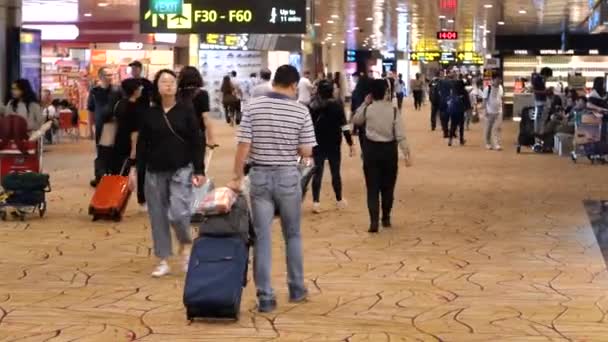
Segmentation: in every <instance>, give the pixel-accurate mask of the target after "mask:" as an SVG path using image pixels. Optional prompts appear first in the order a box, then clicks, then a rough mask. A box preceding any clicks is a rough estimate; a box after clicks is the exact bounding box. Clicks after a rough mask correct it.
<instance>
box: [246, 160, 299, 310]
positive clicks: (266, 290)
mask: <svg viewBox="0 0 608 342" xmlns="http://www.w3.org/2000/svg"><path fill="white" fill-rule="evenodd" d="M300 177H301V176H300V172H299V171H298V169H297V167H295V166H293V167H256V166H254V167H253V168H252V170H251V173H250V174H249V179H250V182H251V190H250V193H251V210H252V216H253V225H254V227H255V231H256V233H257V239H256V243H255V247H254V260H253V267H254V268H253V275H254V279H255V284H256V287H257V296H258V299H259V300H272V299H274V298H275V297H274V291H273V289H272V282H271V274H272V220H273V218H274V213H275V207H276V208H277V209H279V212H280V215H281V227H282V229H283V238H284V240H285V246H286V248H285V252H286V257H287V285H288V287H289V293H290V296H291V297H292V298H293V297H298V296H300V295H302V294H303V293H304V292H305V291H306V288H305V286H304V266H303V260H302V259H303V258H302V237H301V235H300V222H301V218H302V188H301V187H300Z"/></svg>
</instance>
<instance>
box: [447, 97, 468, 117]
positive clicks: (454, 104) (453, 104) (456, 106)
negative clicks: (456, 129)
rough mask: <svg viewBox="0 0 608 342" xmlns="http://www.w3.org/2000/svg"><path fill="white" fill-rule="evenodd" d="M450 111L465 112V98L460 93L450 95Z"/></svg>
mask: <svg viewBox="0 0 608 342" xmlns="http://www.w3.org/2000/svg"><path fill="white" fill-rule="evenodd" d="M447 103H448V113H464V111H465V108H464V100H463V98H462V96H460V95H450V97H448V102H447Z"/></svg>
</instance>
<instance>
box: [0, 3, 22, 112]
mask: <svg viewBox="0 0 608 342" xmlns="http://www.w3.org/2000/svg"><path fill="white" fill-rule="evenodd" d="M21 6H22V3H21V0H0V66H3V67H0V96H1V97H2V102H5V100H6V99H5V98H4V97H5V96H7V95H8V88H9V87H8V82H9V71H11V70H10V68H11V66H9V65H8V60H9V58H8V53H10V51H12V50H13V49H15V48H18V46H12V45H13V43H14V42H11V46H9V42H8V38H9V32H10V31H11V29H15V28H18V27H19V26H21Z"/></svg>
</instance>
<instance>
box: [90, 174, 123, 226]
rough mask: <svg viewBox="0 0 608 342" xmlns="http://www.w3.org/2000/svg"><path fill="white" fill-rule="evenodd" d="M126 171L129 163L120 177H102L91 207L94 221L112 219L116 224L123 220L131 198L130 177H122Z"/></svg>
mask: <svg viewBox="0 0 608 342" xmlns="http://www.w3.org/2000/svg"><path fill="white" fill-rule="evenodd" d="M126 169H127V163H125V165H124V166H123V170H122V171H121V175H120V176H110V175H106V176H103V177H101V180H100V181H99V184H97V188H96V189H95V194H93V198H92V199H91V204H90V206H89V215H91V216H93V221H97V220H99V219H100V218H107V219H112V220H114V221H116V222H118V221H120V220H122V215H123V214H124V212H125V209H126V208H127V204H128V203H129V198H130V197H131V189H129V177H128V176H122V175H123V174H125V170H126Z"/></svg>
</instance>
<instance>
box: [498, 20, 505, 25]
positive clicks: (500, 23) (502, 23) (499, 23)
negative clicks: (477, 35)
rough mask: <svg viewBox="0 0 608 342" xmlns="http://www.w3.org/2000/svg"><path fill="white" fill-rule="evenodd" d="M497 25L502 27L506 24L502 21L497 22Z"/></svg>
mask: <svg viewBox="0 0 608 342" xmlns="http://www.w3.org/2000/svg"><path fill="white" fill-rule="evenodd" d="M497 24H498V25H500V26H502V25H504V24H505V22H504V21H502V20H501V21H499V22H497Z"/></svg>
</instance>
